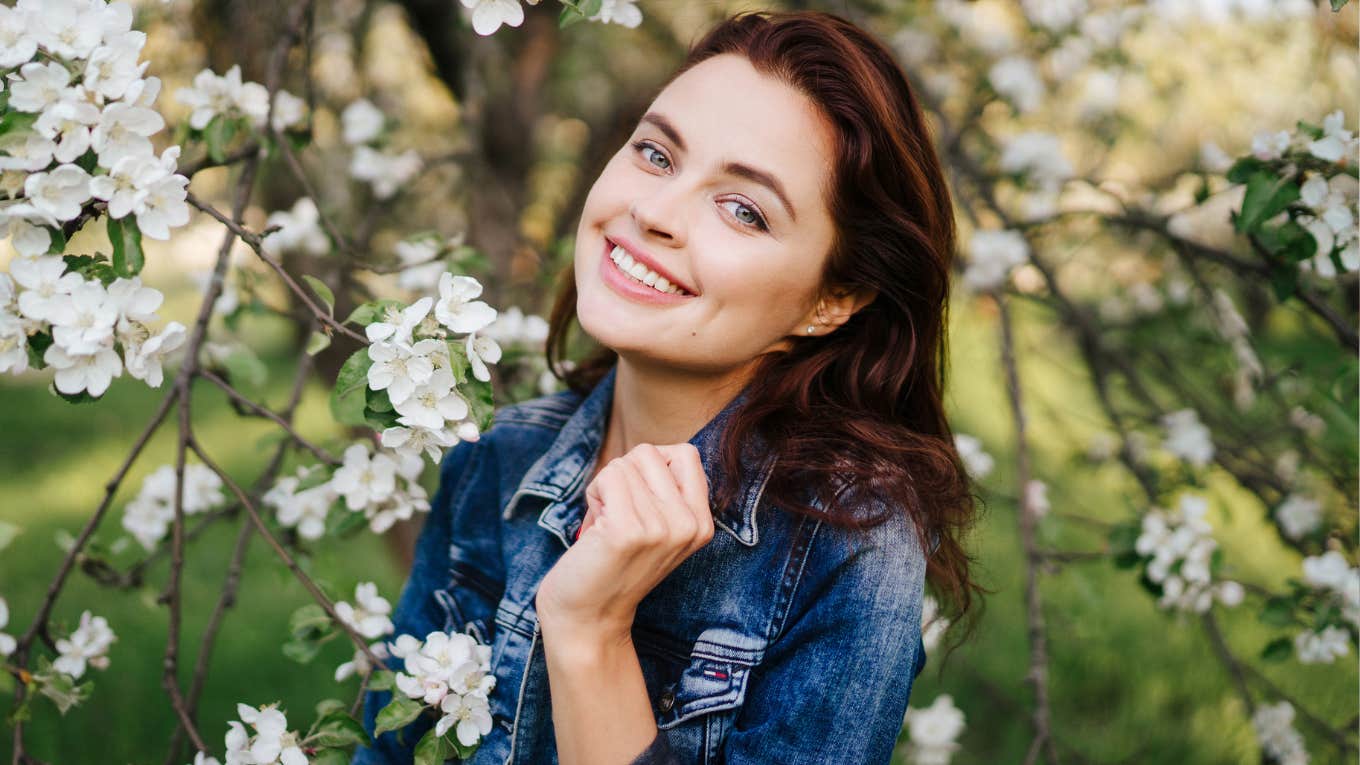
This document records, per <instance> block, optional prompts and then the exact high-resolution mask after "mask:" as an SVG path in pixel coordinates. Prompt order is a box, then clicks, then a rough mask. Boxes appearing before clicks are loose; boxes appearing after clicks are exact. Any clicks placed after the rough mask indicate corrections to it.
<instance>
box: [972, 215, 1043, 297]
mask: <svg viewBox="0 0 1360 765" xmlns="http://www.w3.org/2000/svg"><path fill="white" fill-rule="evenodd" d="M968 254H969V258H968V267H967V268H966V269H965V270H964V272H963V281H964V283H965V284H966V285H968V287H969V289H972V290H976V291H990V290H995V289H998V288H999V287H1001V286H1002V285H1004V284H1005V283H1006V279H1007V277H1009V276H1010V272H1011V269H1013V268H1015V267H1016V266H1018V265H1020V264H1022V263H1024V262H1025V261H1026V260H1028V259H1029V244H1028V243H1027V242H1026V241H1025V237H1024V236H1023V235H1022V234H1021V233H1020V232H1019V231H1011V230H1009V229H1008V230H1004V231H974V232H973V236H972V238H971V239H970V240H969V243H968Z"/></svg>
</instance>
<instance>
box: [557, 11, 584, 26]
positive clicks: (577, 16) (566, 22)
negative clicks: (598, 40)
mask: <svg viewBox="0 0 1360 765" xmlns="http://www.w3.org/2000/svg"><path fill="white" fill-rule="evenodd" d="M585 20H586V17H585V14H583V13H581V12H580V11H578V10H576V9H575V8H573V7H571V6H569V5H568V6H566V7H564V8H563V9H562V12H561V13H560V14H558V15H557V28H558V29H566V28H567V27H569V26H571V25H572V24H575V23H577V22H581V21H585Z"/></svg>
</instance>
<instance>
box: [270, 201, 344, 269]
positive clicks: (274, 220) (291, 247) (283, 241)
mask: <svg viewBox="0 0 1360 765" xmlns="http://www.w3.org/2000/svg"><path fill="white" fill-rule="evenodd" d="M274 226H278V227H279V228H278V230H277V231H273V232H271V233H270V234H269V235H268V236H266V237H265V238H264V239H262V240H260V248H261V249H263V250H264V251H265V252H267V253H269V254H270V255H273V256H275V257H278V256H280V255H282V254H284V253H288V252H298V253H302V254H304V255H311V256H313V257H315V256H320V255H325V254H326V253H328V252H330V249H331V240H330V239H328V238H326V232H325V231H322V230H321V212H320V211H319V210H317V209H316V203H315V202H313V201H312V198H311V197H301V198H299V199H298V201H297V202H294V203H293V209H291V210H275V211H274V212H272V213H270V214H269V217H268V218H267V219H266V220H265V227H266V228H273V227H274Z"/></svg>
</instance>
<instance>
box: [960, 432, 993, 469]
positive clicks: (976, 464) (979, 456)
mask: <svg viewBox="0 0 1360 765" xmlns="http://www.w3.org/2000/svg"><path fill="white" fill-rule="evenodd" d="M954 448H955V449H957V450H958V452H959V457H960V458H961V459H962V460H963V464H964V466H965V467H966V468H967V469H968V475H969V476H970V477H972V478H973V479H974V480H978V479H981V478H986V477H987V474H988V473H991V472H992V466H993V465H994V464H995V462H994V460H993V459H992V455H990V454H988V453H987V452H985V451H983V449H982V442H981V441H979V440H978V439H977V438H976V437H974V436H970V435H967V434H965V433H955V434H954Z"/></svg>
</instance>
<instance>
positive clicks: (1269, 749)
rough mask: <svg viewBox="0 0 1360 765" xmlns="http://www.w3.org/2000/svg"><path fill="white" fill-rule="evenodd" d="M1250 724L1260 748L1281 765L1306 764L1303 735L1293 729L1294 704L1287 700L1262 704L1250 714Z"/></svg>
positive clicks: (1306, 754)
mask: <svg viewBox="0 0 1360 765" xmlns="http://www.w3.org/2000/svg"><path fill="white" fill-rule="evenodd" d="M1251 725H1252V727H1253V728H1255V729H1256V738H1257V740H1258V741H1260V742H1261V749H1262V750H1264V751H1265V752H1266V754H1267V755H1269V756H1270V757H1273V758H1274V759H1275V760H1276V761H1277V762H1279V763H1280V764H1281V765H1306V764H1307V762H1308V752H1307V751H1306V750H1305V749H1304V747H1303V736H1300V735H1299V732H1298V731H1297V730H1295V729H1294V705H1293V704H1290V703H1289V702H1288V701H1281V702H1280V703H1278V704H1262V705H1260V706H1258V707H1257V708H1256V713H1255V714H1254V715H1252V718H1251Z"/></svg>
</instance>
